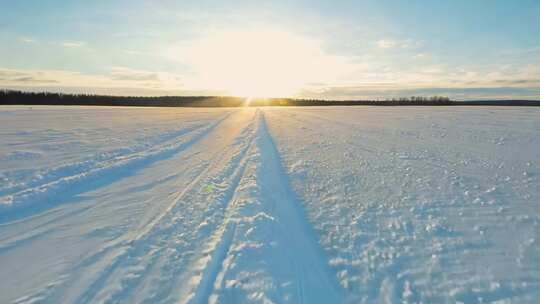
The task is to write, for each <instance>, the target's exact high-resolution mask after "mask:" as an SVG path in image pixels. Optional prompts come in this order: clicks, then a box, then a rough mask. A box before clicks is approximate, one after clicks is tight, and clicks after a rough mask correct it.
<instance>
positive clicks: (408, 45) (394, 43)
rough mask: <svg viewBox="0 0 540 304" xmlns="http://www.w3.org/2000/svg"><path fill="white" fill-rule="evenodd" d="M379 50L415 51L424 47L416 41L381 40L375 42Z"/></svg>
mask: <svg viewBox="0 0 540 304" xmlns="http://www.w3.org/2000/svg"><path fill="white" fill-rule="evenodd" d="M375 44H376V45H377V47H378V48H380V49H398V48H399V49H415V48H419V47H421V46H422V42H420V41H414V40H412V39H405V40H392V39H381V40H377V41H376V42H375Z"/></svg>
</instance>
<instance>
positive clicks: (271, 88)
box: [175, 30, 347, 97]
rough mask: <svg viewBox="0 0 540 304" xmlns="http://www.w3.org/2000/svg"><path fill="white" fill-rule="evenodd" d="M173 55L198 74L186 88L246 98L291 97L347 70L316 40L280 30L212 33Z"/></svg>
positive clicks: (340, 59) (339, 58)
mask: <svg viewBox="0 0 540 304" xmlns="http://www.w3.org/2000/svg"><path fill="white" fill-rule="evenodd" d="M175 52H176V55H177V56H180V58H181V59H182V61H184V62H186V63H189V66H190V67H191V68H192V70H193V71H194V74H195V75H194V77H192V78H191V79H190V80H191V82H192V83H189V84H188V85H191V86H193V87H201V88H208V87H211V88H213V89H215V90H223V91H225V92H227V93H228V94H231V95H235V96H245V97H291V96H294V95H295V94H297V93H300V91H301V90H302V88H303V87H304V86H305V85H307V84H309V83H311V82H321V81H325V80H327V79H330V78H332V77H334V78H335V77H338V76H339V75H340V73H341V72H343V71H344V70H346V68H347V62H346V61H345V60H344V59H343V58H341V57H338V56H332V55H328V54H325V53H324V52H323V50H322V47H321V43H320V42H318V41H317V40H314V39H310V38H307V37H303V36H299V35H295V34H292V33H287V32H284V31H278V30H257V31H255V30H253V31H224V32H218V33H213V34H212V35H208V36H206V37H205V38H201V39H199V40H196V41H193V42H192V43H190V44H189V45H187V46H183V47H181V48H180V49H177V50H175Z"/></svg>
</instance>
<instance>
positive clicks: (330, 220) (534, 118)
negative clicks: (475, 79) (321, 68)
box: [0, 107, 540, 303]
mask: <svg viewBox="0 0 540 304" xmlns="http://www.w3.org/2000/svg"><path fill="white" fill-rule="evenodd" d="M539 156H540V108H525V107H524V108H519V107H511V108H499V107H336V108H334V107H324V108H234V109H232V108H231V109H189V108H106V107H1V108H0V303H41V302H45V303H178V302H180V303H244V302H249V303H373V302H382V303H421V302H422V303H456V302H463V303H485V302H498V303H537V302H538V300H539V299H540V225H539V224H540V205H539V204H540V180H539V176H540V162H539V159H538V158H539Z"/></svg>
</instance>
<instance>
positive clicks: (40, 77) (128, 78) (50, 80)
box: [0, 67, 183, 90]
mask: <svg viewBox="0 0 540 304" xmlns="http://www.w3.org/2000/svg"><path fill="white" fill-rule="evenodd" d="M43 85H48V86H54V87H82V86H87V87H94V88H134V89H140V88H144V89H160V90H178V89H179V88H182V87H183V85H182V83H181V81H180V77H179V76H178V75H175V74H170V73H165V72H159V71H144V70H135V69H130V68H124V67H114V68H111V70H110V71H109V72H108V73H105V74H85V73H79V72H73V71H66V70H15V69H0V86H2V87H14V86H27V87H31V86H43Z"/></svg>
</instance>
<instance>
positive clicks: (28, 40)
mask: <svg viewBox="0 0 540 304" xmlns="http://www.w3.org/2000/svg"><path fill="white" fill-rule="evenodd" d="M19 41H20V42H22V43H27V44H35V43H37V40H35V39H33V38H30V37H21V38H19Z"/></svg>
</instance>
